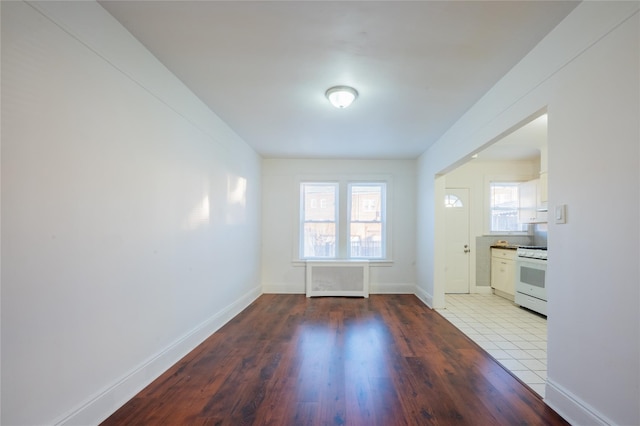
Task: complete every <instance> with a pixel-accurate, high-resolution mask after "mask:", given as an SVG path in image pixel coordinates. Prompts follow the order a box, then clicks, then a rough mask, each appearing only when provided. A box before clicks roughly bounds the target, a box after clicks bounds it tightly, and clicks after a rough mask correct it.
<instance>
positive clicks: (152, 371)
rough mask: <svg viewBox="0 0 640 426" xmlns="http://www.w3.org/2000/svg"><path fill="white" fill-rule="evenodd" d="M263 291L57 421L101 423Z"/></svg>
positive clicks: (251, 294) (230, 307)
mask: <svg viewBox="0 0 640 426" xmlns="http://www.w3.org/2000/svg"><path fill="white" fill-rule="evenodd" d="M261 294H262V291H261V288H260V287H256V288H254V289H253V290H251V291H250V292H249V293H247V294H245V295H244V296H242V297H241V298H239V299H238V300H236V301H235V302H233V303H231V304H230V305H228V306H227V307H226V308H224V309H222V310H221V311H219V312H217V313H216V314H214V315H213V316H211V317H210V318H208V319H207V320H205V321H204V322H202V323H201V324H200V325H198V326H197V327H195V328H194V329H192V330H191V331H189V332H187V333H186V334H185V335H184V336H183V337H181V338H180V339H178V340H176V341H175V342H174V343H172V344H171V345H169V346H168V347H166V348H165V349H163V350H162V351H160V352H158V353H157V354H155V355H153V356H151V357H149V358H148V359H147V360H146V361H144V362H143V363H142V364H140V365H138V366H137V367H136V368H134V369H133V370H132V371H130V372H129V373H127V374H125V375H124V376H122V377H121V378H120V379H118V380H115V381H114V383H113V384H111V385H110V386H108V387H106V388H105V389H103V390H102V391H100V392H98V393H97V394H95V395H93V396H91V397H89V398H88V399H87V400H86V401H85V402H84V403H82V404H80V405H79V406H78V407H76V408H74V409H72V410H71V411H70V412H68V413H66V414H64V415H62V416H60V417H59V418H57V419H56V420H55V421H54V422H53V424H55V425H75V424H98V423H100V422H102V421H103V420H105V419H106V418H107V417H109V416H110V415H111V414H113V412H114V411H116V410H117V409H118V408H120V407H121V406H122V405H123V404H124V403H126V402H127V401H129V400H130V399H131V398H133V397H134V396H135V395H136V394H137V393H138V392H140V391H141V390H142V389H144V388H145V387H146V386H147V385H149V384H150V383H151V382H153V381H154V380H155V379H157V378H158V377H159V376H160V375H161V374H162V373H164V372H165V371H167V370H168V369H169V368H170V367H171V366H173V365H174V364H175V363H176V362H178V361H179V360H180V359H181V358H182V357H184V356H185V355H186V354H188V353H189V352H191V351H192V350H193V349H195V348H196V347H197V346H198V345H199V344H200V343H202V342H203V341H204V340H206V339H207V338H208V337H209V336H211V335H212V334H213V333H215V332H216V331H217V330H219V329H220V328H221V327H222V326H223V325H225V324H226V323H227V322H229V321H230V320H231V319H232V318H234V317H235V316H236V315H238V314H239V313H240V312H242V311H243V310H244V309H245V308H246V307H247V306H249V305H250V304H251V303H253V302H254V301H255V300H256V299H257V298H258V297H260V295H261Z"/></svg>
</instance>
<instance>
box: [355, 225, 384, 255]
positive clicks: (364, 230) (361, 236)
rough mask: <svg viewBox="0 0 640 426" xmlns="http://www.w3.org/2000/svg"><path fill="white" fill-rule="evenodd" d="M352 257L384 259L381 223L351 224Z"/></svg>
mask: <svg viewBox="0 0 640 426" xmlns="http://www.w3.org/2000/svg"><path fill="white" fill-rule="evenodd" d="M351 257H382V224H381V223H351Z"/></svg>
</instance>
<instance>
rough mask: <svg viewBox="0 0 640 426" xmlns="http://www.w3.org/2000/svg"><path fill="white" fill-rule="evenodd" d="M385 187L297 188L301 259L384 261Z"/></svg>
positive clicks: (333, 185) (309, 185) (321, 184)
mask: <svg viewBox="0 0 640 426" xmlns="http://www.w3.org/2000/svg"><path fill="white" fill-rule="evenodd" d="M385 207H386V183H380V182H375V183H374V182H357V183H355V182H351V183H347V182H341V183H326V182H303V183H301V184H300V240H299V241H300V248H299V253H300V258H301V259H350V258H353V259H384V258H385V256H386V255H387V250H386V209H385Z"/></svg>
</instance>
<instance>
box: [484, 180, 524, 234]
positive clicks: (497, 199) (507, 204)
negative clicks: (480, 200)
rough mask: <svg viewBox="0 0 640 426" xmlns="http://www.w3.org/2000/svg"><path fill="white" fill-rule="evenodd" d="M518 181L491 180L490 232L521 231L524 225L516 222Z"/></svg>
mask: <svg viewBox="0 0 640 426" xmlns="http://www.w3.org/2000/svg"><path fill="white" fill-rule="evenodd" d="M519 184H520V183H519V182H491V184H490V190H489V193H490V197H489V204H490V213H491V232H493V233H507V232H523V231H525V230H526V228H525V226H524V225H523V224H521V223H518V209H519V201H518V186H519Z"/></svg>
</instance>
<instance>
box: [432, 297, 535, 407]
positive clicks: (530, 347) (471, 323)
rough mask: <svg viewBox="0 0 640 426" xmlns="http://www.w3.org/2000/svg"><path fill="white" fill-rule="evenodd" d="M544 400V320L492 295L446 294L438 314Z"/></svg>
mask: <svg viewBox="0 0 640 426" xmlns="http://www.w3.org/2000/svg"><path fill="white" fill-rule="evenodd" d="M437 311H438V312H439V313H440V314H441V315H442V316H443V317H445V318H446V319H447V320H449V322H451V323H452V324H453V325H455V326H456V327H457V328H458V329H460V331H462V332H463V333H465V334H466V335H467V336H469V338H471V339H472V340H473V341H475V342H476V343H477V344H478V345H480V347H482V348H483V349H484V350H486V351H487V352H488V353H489V354H490V355H491V356H493V357H494V358H495V359H496V360H497V361H498V362H499V363H501V364H502V365H503V366H504V367H505V368H507V369H508V370H509V371H511V372H512V373H513V374H514V375H516V376H517V377H518V378H519V379H520V380H522V381H523V382H525V383H526V384H527V385H528V386H529V387H530V388H531V389H533V390H534V391H535V392H537V393H538V394H539V395H540V396H542V397H543V398H544V392H545V382H546V380H547V320H546V319H545V318H544V317H542V316H539V315H537V314H535V313H533V312H530V311H527V310H526V309H522V308H519V307H518V306H516V305H514V304H513V302H510V301H508V300H506V299H504V298H502V297H500V296H495V295H493V294H447V295H446V308H445V309H438V310H437Z"/></svg>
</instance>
